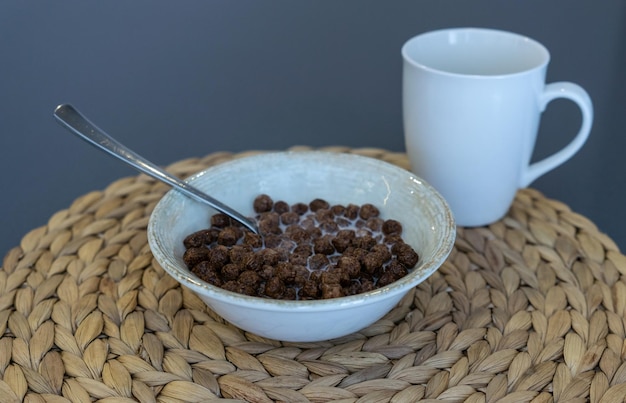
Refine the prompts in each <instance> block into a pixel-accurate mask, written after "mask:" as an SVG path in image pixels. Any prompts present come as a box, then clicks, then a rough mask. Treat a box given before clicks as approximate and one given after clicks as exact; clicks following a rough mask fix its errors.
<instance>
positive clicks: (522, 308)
mask: <svg viewBox="0 0 626 403" xmlns="http://www.w3.org/2000/svg"><path fill="white" fill-rule="evenodd" d="M304 148H306V147H296V149H304ZM325 150H330V151H338V152H353V153H358V154H363V155H367V156H370V157H374V158H380V159H383V160H386V161H389V162H392V163H395V164H397V165H400V166H402V167H405V168H406V167H408V162H407V158H406V156H405V155H404V154H398V153H390V152H387V151H385V150H380V149H349V148H344V147H332V148H326V149H325ZM251 153H255V151H252V152H247V153H240V154H231V153H215V154H211V155H208V156H207V157H205V158H202V159H189V160H185V161H181V162H179V163H176V164H173V165H171V166H170V167H168V169H169V170H170V171H171V172H174V173H175V174H177V175H180V176H188V175H190V174H192V173H195V172H197V171H199V170H201V169H204V168H206V167H208V166H211V165H215V164H218V163H220V162H222V161H226V160H230V159H233V158H240V157H243V156H246V155H250V154H251ZM167 190H168V188H167V186H165V185H162V184H160V183H156V182H155V181H154V180H152V179H149V178H147V177H145V176H142V175H140V176H137V177H130V178H124V179H121V180H118V181H116V182H114V183H112V184H111V185H109V186H108V187H107V188H106V189H105V190H104V191H97V192H92V193H88V194H86V195H84V196H82V197H80V198H78V199H77V200H75V201H74V202H73V203H72V205H71V206H70V207H69V208H68V209H66V210H62V211H59V212H58V213H56V214H54V215H53V216H52V217H51V218H50V220H49V222H48V223H47V225H45V226H43V227H41V228H37V229H34V230H32V231H31V232H30V233H28V234H27V235H26V236H25V237H24V238H23V239H22V241H21V244H20V246H19V247H16V248H14V249H12V250H10V251H9V252H8V254H7V255H6V256H5V258H4V261H3V267H2V269H1V270H0V335H1V338H0V403H1V402H17V401H27V402H89V401H99V402H132V401H141V402H157V401H158V402H179V401H192V402H206V401H217V400H224V401H250V402H272V401H285V402H328V401H337V402H414V401H424V402H430V401H447V402H464V401H465V402H496V401H498V402H586V401H588V402H622V401H624V399H625V396H626V361H625V360H624V357H625V355H626V342H625V334H626V324H625V318H626V316H625V315H626V281H625V278H626V277H625V276H626V257H624V256H623V255H622V254H621V253H620V252H619V250H618V248H617V247H616V245H615V244H614V242H613V241H611V239H609V238H608V237H607V236H605V235H603V234H601V233H599V232H598V230H597V229H596V227H595V225H594V224H593V223H592V222H590V221H589V220H588V219H586V218H585V217H582V216H581V215H579V214H576V213H574V212H572V211H571V210H570V209H569V208H568V207H567V206H566V205H564V204H562V203H560V202H557V201H554V200H547V199H546V198H544V197H543V196H542V195H541V194H540V193H538V192H537V191H534V190H530V189H525V190H521V191H520V192H519V194H518V196H517V198H516V200H515V202H514V204H513V206H512V207H511V209H510V211H509V213H508V215H507V216H506V217H505V218H504V219H502V220H501V221H499V222H496V223H494V224H492V225H490V226H487V227H481V228H475V229H466V228H459V229H458V238H457V242H456V246H455V249H454V250H453V252H452V254H451V255H450V257H449V259H448V260H447V262H446V263H445V264H444V265H443V266H442V267H441V268H440V269H439V270H438V271H437V272H436V273H435V274H433V275H432V276H431V277H430V278H429V279H428V280H427V281H425V282H423V283H422V284H421V285H419V286H418V287H416V288H415V289H414V290H413V291H412V292H410V293H409V295H407V297H406V298H404V299H403V300H402V302H401V303H400V304H399V305H398V306H397V307H396V308H395V309H394V310H392V311H391V312H390V313H389V314H388V315H387V316H385V317H384V318H383V319H381V320H380V321H378V322H377V323H375V324H373V325H372V326H370V327H369V328H367V329H364V330H363V331H361V332H359V333H356V334H353V335H350V336H347V337H344V338H341V339H337V340H332V341H327V342H320V343H284V342H280V341H276V340H267V339H263V338H260V337H258V336H255V335H253V334H248V333H246V332H243V331H241V330H239V329H237V328H235V327H234V326H232V325H230V324H228V323H225V321H224V320H222V319H221V318H220V317H218V316H217V315H216V314H215V313H213V312H211V311H210V310H208V309H207V307H206V306H205V305H204V304H203V303H202V302H201V301H200V299H199V298H198V297H196V296H195V295H194V294H192V293H191V292H189V291H188V290H186V289H182V288H181V287H180V286H179V284H178V283H177V282H176V281H174V280H172V279H171V278H170V277H169V276H168V275H167V274H166V273H165V272H164V271H163V270H162V269H161V268H160V267H159V266H158V264H157V263H156V262H155V261H154V259H153V257H152V255H151V253H150V250H149V247H148V244H147V239H146V226H147V223H148V218H149V214H150V212H151V210H152V208H153V207H154V206H155V204H156V203H157V202H158V200H159V199H160V197H161V196H162V195H163V194H164V193H165V192H166V191H167Z"/></svg>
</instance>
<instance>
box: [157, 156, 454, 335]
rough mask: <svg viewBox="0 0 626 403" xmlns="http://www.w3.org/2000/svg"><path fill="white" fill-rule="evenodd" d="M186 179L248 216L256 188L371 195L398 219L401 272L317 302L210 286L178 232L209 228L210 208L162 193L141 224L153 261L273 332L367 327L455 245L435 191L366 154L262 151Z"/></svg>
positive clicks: (217, 306)
mask: <svg viewBox="0 0 626 403" xmlns="http://www.w3.org/2000/svg"><path fill="white" fill-rule="evenodd" d="M188 181H189V182H191V183H192V184H193V185H194V186H196V187H198V188H199V189H201V190H203V191H205V192H207V193H208V194H210V195H211V196H213V197H215V198H216V199H218V200H220V201H222V202H223V203H226V204H228V205H230V206H232V207H234V208H235V209H237V210H239V211H240V212H242V213H243V214H246V215H250V216H253V215H254V213H253V209H252V201H253V200H254V198H255V197H256V196H257V195H259V194H261V193H265V194H268V195H270V196H271V197H272V198H273V199H274V200H284V201H286V202H288V203H289V204H293V203H296V202H305V203H308V202H310V201H311V200H313V199H315V198H323V199H326V200H327V201H328V202H329V203H331V204H344V205H346V204H349V203H353V204H358V205H361V204H365V203H372V204H374V205H376V206H377V207H378V208H379V209H380V211H381V217H382V218H385V219H390V218H393V219H396V220H398V221H400V222H401V223H402V224H403V227H404V232H403V234H402V236H403V238H404V240H405V242H407V243H408V244H410V245H411V246H412V247H413V248H414V249H415V250H416V251H417V253H418V254H419V255H420V259H419V262H418V264H417V266H416V267H415V268H414V269H413V270H411V272H410V273H409V274H408V275H407V276H405V277H403V278H402V279H400V280H398V281H395V282H394V283H391V284H390V285H388V286H385V287H382V288H379V289H376V290H374V291H370V292H367V293H363V294H359V295H354V296H348V297H341V298H335V299H327V300H318V301H282V300H273V299H265V298H260V297H250V296H245V295H241V294H237V293H233V292H229V291H225V290H223V289H221V288H218V287H215V286H212V285H210V284H208V283H206V282H204V281H202V280H200V279H199V278H198V277H196V276H195V275H194V274H193V273H191V271H190V270H188V269H187V267H186V266H185V263H184V262H183V260H182V256H183V253H184V250H185V249H184V246H183V239H184V238H185V237H186V236H187V235H189V234H191V233H192V232H195V231H197V230H200V229H203V228H207V227H208V226H209V224H208V223H209V219H210V216H211V215H213V214H215V213H216V211H215V210H213V209H211V208H209V207H208V206H206V205H204V204H200V203H198V202H196V201H194V200H191V199H189V198H188V197H186V196H184V195H182V194H181V193H179V192H178V191H175V190H172V191H170V192H168V193H167V194H166V195H165V196H164V197H163V198H162V199H161V200H160V202H159V203H158V204H157V206H156V207H155V209H154V211H153V212H152V215H151V217H150V222H149V224H148V241H149V244H150V248H151V250H152V253H153V255H154V257H155V259H156V260H157V261H158V262H159V264H160V265H161V266H162V267H163V269H164V270H165V271H166V272H167V273H169V274H170V275H171V276H172V277H173V278H175V279H176V280H177V281H179V282H180V283H181V284H182V285H183V286H185V287H187V288H189V289H191V290H193V291H194V292H195V293H196V294H197V295H198V296H199V297H200V298H201V299H202V300H203V301H204V302H205V303H206V304H207V305H208V306H209V307H210V308H211V309H212V310H214V311H215V312H216V313H217V314H219V315H220V316H222V317H223V318H224V319H226V320H228V321H229V322H231V323H232V324H234V325H236V326H237V327H239V328H241V329H243V330H246V331H249V332H252V333H255V334H258V335H260V336H264V337H268V338H271V339H276V340H281V341H300V342H306V341H320V340H330V339H333V338H337V337H341V336H345V335H347V334H350V333H353V332H356V331H359V330H361V329H363V328H365V327H367V326H369V325H370V324H372V323H374V322H375V321H377V320H379V319H380V318H382V317H383V316H384V315H385V314H386V313H387V312H389V311H390V310H391V309H392V308H393V307H394V306H395V305H396V304H397V303H398V302H399V301H400V299H401V298H402V297H403V296H404V295H405V294H406V293H407V292H408V291H409V290H410V289H411V288H413V287H415V286H416V285H418V284H419V283H420V282H422V281H423V280H424V279H426V278H427V277H428V276H429V275H431V274H432V273H433V272H434V271H435V270H437V268H439V267H440V266H441V264H442V263H443V262H444V260H445V259H446V258H447V256H448V254H449V253H450V251H451V250H452V247H453V244H454V239H455V234H456V231H455V223H454V219H453V216H452V214H451V212H450V210H449V208H448V205H447V203H446V201H445V200H444V199H443V198H442V196H441V195H440V194H439V193H437V192H436V191H435V190H434V189H433V188H432V187H431V186H430V185H428V184H427V183H425V182H424V181H423V180H421V179H420V178H418V177H416V176H415V175H414V174H412V173H411V172H408V171H406V170H404V169H401V168H399V167H397V166H395V165H391V164H389V163H386V162H383V161H380V160H376V159H373V158H368V157H362V156H357V155H352V154H340V153H330V152H323V151H292V152H291V151H290V152H278V153H267V154H259V155H255V156H250V157H245V158H242V159H237V160H232V161H229V162H226V163H223V164H220V165H217V166H214V167H211V168H209V169H207V170H205V171H202V172H199V173H197V174H196V175H193V176H192V177H190V178H188Z"/></svg>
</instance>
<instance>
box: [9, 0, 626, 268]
mask: <svg viewBox="0 0 626 403" xmlns="http://www.w3.org/2000/svg"><path fill="white" fill-rule="evenodd" d="M454 26H477V27H490V28H499V29H505V30H510V31H516V32H519V33H522V34H525V35H528V36H530V37H533V38H535V39H537V40H539V41H541V42H543V43H544V44H545V45H546V46H547V47H548V48H549V49H550V51H551V54H552V63H551V65H550V69H549V71H548V81H561V80H567V81H574V82H577V83H579V84H580V85H582V86H583V87H585V88H586V89H587V90H588V92H589V93H590V95H591V97H592V99H593V101H594V105H595V112H596V113H595V122H594V127H593V131H592V134H591V137H590V139H589V141H588V142H587V144H586V145H585V147H584V148H583V150H582V151H581V152H580V153H579V154H577V155H576V156H575V157H574V158H573V159H572V160H570V161H569V162H567V163H566V164H565V165H563V166H561V167H559V168H558V169H556V170H555V171H552V172H550V173H549V174H547V175H546V176H544V177H542V178H540V179H539V180H537V181H536V182H535V183H533V184H532V187H535V188H537V189H539V190H541V191H542V192H544V194H545V195H546V196H548V197H550V198H556V199H559V200H561V201H563V202H565V203H567V204H568V205H569V206H570V207H572V209H573V210H575V211H577V212H579V213H581V214H583V215H585V216H587V217H589V218H590V219H592V220H593V221H594V222H595V223H596V224H597V225H598V227H599V228H600V230H601V231H603V232H606V233H608V234H609V235H610V236H611V237H612V238H613V239H614V240H615V241H616V242H617V243H618V245H620V246H621V248H622V249H624V247H626V228H625V225H624V224H626V219H625V218H626V217H625V214H624V209H623V206H624V204H625V203H624V202H625V201H626V190H625V189H624V179H623V174H624V172H626V158H624V155H623V150H624V146H625V145H626V139H625V136H624V135H625V134H626V130H625V129H626V78H625V75H626V52H625V50H626V43H625V41H626V2H623V1H621V0H601V1H593V2H592V1H588V0H556V1H555V0H552V1H544V0H526V1H502V0H498V1H486V0H485V1H448V0H436V1H435V0H432V1H416V0H413V1H369V0H368V1H353V0H339V1H330V0H323V1H293V0H276V1H274V0H271V1H270V0H264V1H261V0H219V1H216V0H207V1H164V0H152V1H146V0H133V1H128V2H127V1H107V2H94V1H82V0H81V1H69V0H57V1H54V2H47V1H3V2H1V3H0V58H1V59H0V60H1V62H0V72H1V75H0V103H1V106H2V107H1V108H0V171H1V172H2V176H1V179H0V180H1V182H0V183H1V185H2V195H1V197H0V212H1V213H0V214H1V216H0V217H1V227H0V255H2V256H3V255H4V253H5V252H6V251H8V250H9V249H10V248H11V247H13V246H16V245H18V244H19V241H20V239H21V238H22V236H23V235H24V234H26V233H27V232H28V231H29V230H31V229H33V228H36V227H39V226H41V225H44V224H45V223H46V222H47V220H48V218H49V217H50V216H51V215H52V214H53V213H55V212H57V211H59V210H61V209H65V208H67V207H68V206H69V205H70V203H71V202H72V201H73V200H74V199H76V198H77V197H79V196H81V195H83V194H85V193H87V192H89V191H92V190H100V189H103V188H105V187H106V186H107V185H108V184H109V183H111V182H112V181H114V180H117V179H119V178H121V177H126V176H131V175H135V174H136V172H135V171H133V170H132V169H131V168H128V167H127V166H125V165H123V164H122V163H120V162H118V161H116V160H114V159H112V158H110V157H108V156H106V155H104V154H103V153H101V152H100V151H98V150H96V149H94V148H92V147H91V146H88V145H87V144H86V143H84V142H82V141H80V140H78V139H77V138H75V137H74V136H72V135H71V134H69V132H66V131H65V130H64V129H63V128H61V127H60V126H58V125H57V123H56V122H55V121H54V119H53V118H52V111H53V109H54V107H55V106H56V105H57V104H59V103H63V102H70V103H72V104H74V105H75V106H77V107H78V108H79V109H80V110H82V111H83V112H84V113H85V114H87V115H88V116H89V117H90V118H91V119H92V120H93V121H94V122H96V123H97V124H98V125H99V126H100V127H102V128H103V129H105V130H106V131H108V132H109V133H111V134H113V135H114V136H115V137H117V138H118V139H119V140H121V141H122V142H124V143H127V144H128V145H129V146H131V147H132V148H134V149H135V150H136V151H139V152H140V153H141V154H143V155H144V156H146V157H148V158H150V159H152V160H154V161H155V162H157V163H159V164H161V165H167V164H170V163H172V162H175V161H177V160H180V159H184V158H188V157H199V156H204V155H206V154H209V153H212V152H216V151H243V150H249V149H284V148H287V147H290V146H292V145H302V144H305V145H311V146H326V145H345V146H350V147H380V148H385V149H389V150H393V151H403V150H404V142H403V138H402V116H401V66H402V65H401V57H400V47H401V46H402V44H403V43H404V41H405V40H407V39H408V38H410V37H412V36H414V35H416V34H418V33H421V32H424V31H428V30H433V29H438V28H444V27H454ZM579 124H580V113H579V112H578V109H577V108H576V107H575V106H574V105H573V104H571V103H568V102H567V101H556V102H553V103H552V104H551V105H550V106H549V108H548V110H547V111H546V113H545V115H544V119H543V121H542V124H541V128H540V134H539V140H538V145H537V150H536V153H535V158H540V157H542V156H546V155H548V154H550V153H551V152H553V151H556V150H557V149H559V148H560V147H562V146H563V145H565V144H566V143H567V142H568V140H569V139H570V138H571V137H573V135H574V133H575V132H576V131H577V130H578V126H579Z"/></svg>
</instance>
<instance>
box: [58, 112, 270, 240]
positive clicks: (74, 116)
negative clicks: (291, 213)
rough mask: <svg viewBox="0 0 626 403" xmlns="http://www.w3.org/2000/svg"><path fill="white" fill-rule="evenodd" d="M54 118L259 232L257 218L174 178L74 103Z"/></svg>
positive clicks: (157, 177)
mask: <svg viewBox="0 0 626 403" xmlns="http://www.w3.org/2000/svg"><path fill="white" fill-rule="evenodd" d="M54 117H55V118H56V119H57V120H58V121H59V122H60V124H61V125H62V126H64V127H65V128H66V129H68V130H69V131H71V132H72V133H74V134H76V135H78V136H79V137H81V138H82V139H84V140H87V142H89V143H91V144H92V145H94V146H95V147H97V148H99V149H101V150H102V151H105V152H107V153H108V154H110V155H112V156H114V157H116V158H119V159H120V160H122V161H124V162H126V163H127V164H129V165H131V166H132V167H133V168H135V169H137V170H139V171H141V172H143V173H145V174H147V175H150V176H152V177H153V178H155V179H158V180H160V181H162V182H165V183H167V184H168V185H170V186H172V187H174V188H175V189H177V190H179V191H181V192H182V193H184V194H185V195H186V196H189V197H191V198H192V199H195V200H197V201H200V202H203V203H206V204H208V205H209V206H211V207H213V208H214V209H216V210H217V211H219V212H221V213H224V214H226V215H227V216H229V217H230V218H232V219H233V220H235V221H237V222H239V223H241V224H242V225H243V226H245V227H246V228H248V229H249V230H251V231H252V232H254V233H255V234H258V233H259V229H258V227H257V225H256V223H255V222H254V221H252V220H250V219H248V218H246V217H245V216H244V215H242V214H241V213H239V212H237V211H236V210H234V209H232V208H231V207H229V206H227V205H225V204H223V203H221V202H220V201H218V200H215V199H214V198H212V197H211V196H209V195H207V194H206V193H204V192H202V191H200V190H198V189H197V188H195V187H193V186H191V185H190V184H188V183H187V182H185V181H183V180H181V179H179V178H177V177H175V176H174V175H172V174H170V173H168V172H167V171H165V170H163V169H161V168H160V167H158V166H157V165H155V164H153V163H152V162H150V161H148V160H146V159H145V158H143V157H141V156H140V155H138V154H136V153H135V152H133V151H132V150H130V149H129V148H128V147H126V146H124V145H123V144H121V143H119V142H118V141H117V140H115V139H114V138H113V137H111V136H109V135H108V134H106V133H105V132H104V131H102V130H100V129H99V128H98V127H96V125H94V124H93V123H91V122H90V121H89V120H88V119H87V118H86V117H85V116H83V115H82V114H81V113H80V112H78V111H77V110H76V109H75V108H74V107H73V106H71V105H67V104H63V105H59V106H57V107H56V108H55V110H54Z"/></svg>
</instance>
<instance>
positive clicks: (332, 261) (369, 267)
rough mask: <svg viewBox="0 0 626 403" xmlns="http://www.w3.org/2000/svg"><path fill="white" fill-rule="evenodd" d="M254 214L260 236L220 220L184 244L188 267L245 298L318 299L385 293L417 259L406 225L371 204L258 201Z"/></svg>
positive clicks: (223, 217)
mask: <svg viewBox="0 0 626 403" xmlns="http://www.w3.org/2000/svg"><path fill="white" fill-rule="evenodd" d="M253 208H254V211H255V213H256V217H255V219H256V220H257V224H258V227H259V232H260V235H258V234H254V233H252V232H250V231H248V230H246V229H244V228H243V227H241V225H240V224H238V223H235V222H234V221H231V220H230V218H229V217H228V216H226V215H224V214H221V213H218V214H215V215H213V216H212V217H211V220H210V228H208V229H203V230H200V231H197V232H195V233H193V234H190V235H188V236H187V237H186V238H185V239H184V241H183V244H184V246H185V253H184V255H183V260H184V261H185V264H186V265H187V267H188V268H189V269H190V270H191V271H192V272H193V273H195V274H196V275H197V276H198V277H199V278H201V279H203V280H204V281H206V282H208V283H210V284H213V285H215V286H217V287H221V288H224V289H226V290H229V291H233V292H237V293H240V294H246V295H252V296H257V297H262V298H274V299H294V300H295V299H299V300H314V299H327V298H337V297H343V296H348V295H355V294H359V293H363V292H367V291H371V290H373V289H376V288H379V287H384V286H386V285H388V284H390V283H392V282H394V281H396V280H398V279H400V278H401V277H403V276H405V275H407V274H408V272H409V270H410V269H412V268H413V267H415V265H416V264H417V262H418V260H419V256H418V254H417V253H416V252H415V250H414V249H413V248H412V247H411V246H410V245H408V244H406V243H405V242H404V241H403V240H402V237H401V234H402V224H401V223H400V222H398V221H396V220H393V219H387V220H384V219H382V218H381V217H380V211H379V209H378V208H377V207H376V206H374V205H372V204H363V205H362V206H358V205H355V204H348V205H345V206H344V205H330V204H329V203H328V202H327V201H326V200H323V199H314V200H312V201H311V202H310V203H308V204H306V203H303V202H299V203H295V204H293V205H289V204H287V203H286V202H284V201H276V202H274V201H273V200H272V198H271V197H270V196H268V195H259V196H258V197H256V198H255V200H254V202H253Z"/></svg>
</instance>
